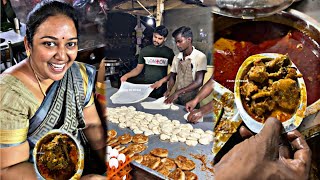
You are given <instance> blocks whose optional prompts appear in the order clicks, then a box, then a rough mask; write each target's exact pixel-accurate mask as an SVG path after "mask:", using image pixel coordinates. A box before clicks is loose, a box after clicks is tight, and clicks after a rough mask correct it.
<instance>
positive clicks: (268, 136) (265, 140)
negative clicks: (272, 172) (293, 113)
mask: <svg viewBox="0 0 320 180" xmlns="http://www.w3.org/2000/svg"><path fill="white" fill-rule="evenodd" d="M281 131H282V123H281V122H280V121H279V120H277V119H276V118H273V117H271V118H268V119H267V120H266V122H265V124H264V126H263V128H262V130H261V131H260V133H258V134H256V135H255V136H254V138H253V139H254V140H255V141H257V143H259V144H260V148H261V152H262V153H264V154H265V155H264V157H265V158H267V159H269V160H277V159H279V144H280V134H281ZM250 139H251V138H250Z"/></svg>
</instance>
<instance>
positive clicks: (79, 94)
mask: <svg viewBox="0 0 320 180" xmlns="http://www.w3.org/2000/svg"><path fill="white" fill-rule="evenodd" d="M80 69H85V70H86V72H85V73H86V74H87V79H88V82H87V90H86V93H85V90H84V86H83V83H84V79H83V78H82V75H81V72H80ZM94 77H95V68H94V67H93V66H90V65H87V64H82V63H73V64H72V66H71V67H70V68H69V69H68V70H67V72H66V74H65V75H64V77H63V78H62V79H61V80H60V81H55V82H54V83H53V84H52V86H51V88H50V90H49V92H48V93H47V96H46V97H45V99H44V101H43V102H42V104H41V105H40V107H39V109H38V110H37V111H36V113H35V114H34V116H33V117H32V118H31V119H30V121H29V129H28V136H27V140H28V142H29V145H30V149H31V150H32V149H33V148H34V146H35V144H36V142H37V141H38V140H39V139H40V138H41V137H42V136H44V135H45V134H46V133H48V132H49V131H50V130H52V129H61V130H65V131H67V132H69V133H71V134H73V135H74V136H76V137H77V136H78V135H79V133H78V132H79V130H81V129H83V128H84V127H85V121H84V117H83V108H84V107H85V106H86V105H87V104H88V103H89V102H90V101H91V99H92V90H93V87H94ZM78 137H79V136H78Z"/></svg>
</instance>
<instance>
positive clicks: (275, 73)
mask: <svg viewBox="0 0 320 180" xmlns="http://www.w3.org/2000/svg"><path fill="white" fill-rule="evenodd" d="M234 95H235V103H236V106H237V109H238V110H239V114H240V116H241V118H242V119H243V121H244V123H245V124H246V125H247V127H248V128H249V129H250V130H251V131H253V132H255V133H258V132H260V130H261V129H262V127H263V125H264V121H265V120H266V119H267V118H268V117H270V116H272V117H276V118H277V119H279V120H280V121H281V122H282V125H283V127H284V131H285V132H288V131H292V130H294V129H296V128H297V127H298V126H299V125H300V124H301V122H302V120H303V118H304V114H305V111H306V106H307V92H306V86H305V83H304V80H303V77H302V74H301V73H300V71H299V70H298V69H297V67H296V66H295V65H294V64H293V63H292V61H291V60H290V59H289V57H288V56H287V55H283V54H277V53H262V54H256V55H252V56H250V57H248V58H247V59H246V60H245V61H244V62H243V63H242V65H241V66H240V68H239V70H238V72H237V75H236V79H235V85H234Z"/></svg>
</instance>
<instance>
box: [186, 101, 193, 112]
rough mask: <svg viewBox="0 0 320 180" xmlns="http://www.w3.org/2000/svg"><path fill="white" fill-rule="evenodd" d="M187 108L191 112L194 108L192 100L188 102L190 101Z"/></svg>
mask: <svg viewBox="0 0 320 180" xmlns="http://www.w3.org/2000/svg"><path fill="white" fill-rule="evenodd" d="M186 110H187V111H188V112H191V111H192V110H193V107H192V104H191V102H188V103H187V104H186Z"/></svg>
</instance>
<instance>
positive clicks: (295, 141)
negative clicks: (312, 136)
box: [287, 130, 311, 167]
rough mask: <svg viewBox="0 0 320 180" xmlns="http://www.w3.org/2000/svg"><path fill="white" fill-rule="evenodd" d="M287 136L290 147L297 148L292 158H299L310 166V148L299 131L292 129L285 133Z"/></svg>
mask: <svg viewBox="0 0 320 180" xmlns="http://www.w3.org/2000/svg"><path fill="white" fill-rule="evenodd" d="M287 138H288V140H289V141H290V143H291V145H292V147H293V148H295V149H297V151H296V152H295V153H294V159H297V160H300V161H302V162H303V163H305V165H306V166H307V167H310V164H311V150H310V148H309V146H308V144H307V142H306V140H305V139H304V138H303V136H302V135H301V134H300V133H299V131H297V130H294V131H291V132H288V133H287Z"/></svg>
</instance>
